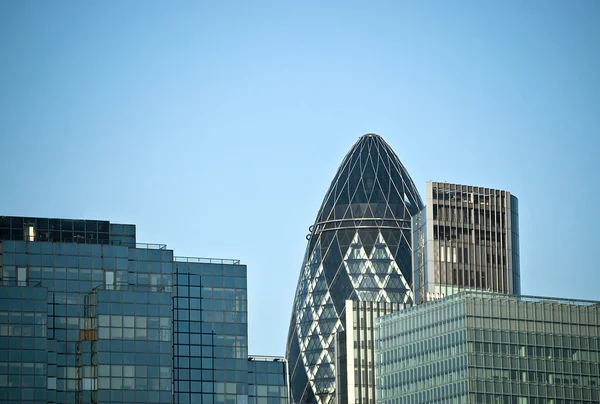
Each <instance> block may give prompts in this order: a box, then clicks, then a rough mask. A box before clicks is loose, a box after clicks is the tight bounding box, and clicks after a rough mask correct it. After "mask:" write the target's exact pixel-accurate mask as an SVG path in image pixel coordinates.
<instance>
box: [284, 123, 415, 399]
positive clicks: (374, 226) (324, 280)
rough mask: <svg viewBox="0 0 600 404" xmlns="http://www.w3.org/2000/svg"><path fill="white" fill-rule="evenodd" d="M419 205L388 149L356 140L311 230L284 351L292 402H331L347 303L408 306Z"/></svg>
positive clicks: (377, 140)
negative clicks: (414, 221) (338, 336)
mask: <svg viewBox="0 0 600 404" xmlns="http://www.w3.org/2000/svg"><path fill="white" fill-rule="evenodd" d="M422 207H423V203H422V201H421V198H420V196H419V194H418V192H417V189H416V187H415V185H414V184H413V182H412V179H411V178H410V176H409V175H408V172H407V171H406V168H404V166H403V165H402V163H401V162H400V160H399V159H398V156H397V155H396V153H394V151H393V150H392V149H391V147H390V146H389V145H388V144H387V143H386V142H385V141H384V140H383V139H382V138H381V137H380V136H378V135H375V134H367V135H364V136H361V137H360V138H359V139H358V141H357V142H356V143H355V144H354V146H352V148H351V149H350V151H349V152H348V154H347V155H346V157H344V160H343V161H342V164H341V165H340V167H339V168H338V171H337V173H336V174H335V177H334V178H333V181H332V182H331V185H330V187H329V189H328V190H327V194H326V195H325V198H324V200H323V203H322V205H321V208H320V209H319V213H318V214H317V218H316V220H315V223H314V224H313V225H312V226H311V228H310V236H309V240H308V246H307V248H306V254H305V256H304V262H303V263H302V268H301V270H300V278H299V280H298V287H297V290H296V297H295V299H294V305H293V309H292V318H291V323H290V329H289V335H288V342H287V352H286V356H287V359H288V362H289V368H290V384H291V390H292V402H293V403H319V404H329V403H333V402H335V366H334V364H335V358H334V355H335V352H334V343H335V334H336V332H338V331H341V330H342V323H341V320H340V319H341V317H342V315H343V314H344V307H345V305H344V302H345V301H346V300H364V301H386V302H401V303H408V304H411V303H412V301H413V292H412V290H411V284H412V268H411V242H410V240H411V237H410V231H411V230H410V227H411V221H410V220H411V216H412V215H414V214H415V213H417V212H418V211H419V210H420V209H421V208H422Z"/></svg>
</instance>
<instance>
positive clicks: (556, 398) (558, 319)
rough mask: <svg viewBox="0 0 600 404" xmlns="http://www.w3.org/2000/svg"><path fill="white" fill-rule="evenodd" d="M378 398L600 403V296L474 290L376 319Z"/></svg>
mask: <svg viewBox="0 0 600 404" xmlns="http://www.w3.org/2000/svg"><path fill="white" fill-rule="evenodd" d="M375 350H376V362H377V373H376V374H377V379H376V384H377V390H378V394H377V402H378V403H379V404H402V403H410V404H419V403H423V404H425V403H427V404H429V403H431V404H435V403H440V404H442V403H456V404H467V403H468V404H480V403H484V404H485V403H490V404H491V403H493V404H542V403H543V404H569V403H582V404H583V403H598V402H599V401H600V393H599V391H600V302H594V301H581V300H567V299H554V298H540V297H529V296H514V295H512V296H511V295H505V294H500V293H487V292H476V291H466V292H462V293H459V294H455V295H452V296H449V297H446V298H443V299H441V300H436V301H433V302H429V303H426V304H422V305H417V306H415V307H412V308H409V309H405V310H402V311H399V312H396V313H392V314H389V315H386V316H383V317H379V318H378V319H377V320H376V326H375Z"/></svg>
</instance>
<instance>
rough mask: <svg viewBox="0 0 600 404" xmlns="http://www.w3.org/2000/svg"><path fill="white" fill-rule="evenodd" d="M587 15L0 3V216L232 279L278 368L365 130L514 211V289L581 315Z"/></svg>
mask: <svg viewBox="0 0 600 404" xmlns="http://www.w3.org/2000/svg"><path fill="white" fill-rule="evenodd" d="M598 20H600V3H599V2H597V1H593V0H590V1H571V2H564V1H528V2H517V1H515V2H510V1H502V2H480V1H431V2H409V1H380V2H355V1H344V2H336V1H331V2H283V1H282V2H279V1H272V2H259V1H256V2H241V1H240V2H236V1H228V2H217V1H214V2H208V1H188V2H175V3H174V2H168V3H167V2H158V1H147V2H146V1H145V2H142V1H127V2H116V1H115V2H95V1H88V2H75V1H73V2H64V1H53V2H42V1H37V2H32V1H24V2H17V1H4V2H1V3H0V111H2V112H1V113H0V154H1V156H2V157H1V158H0V169H1V172H2V177H1V178H2V181H1V184H2V185H1V187H0V214H7V215H26V216H42V217H67V218H88V219H104V220H110V221H113V222H122V223H135V224H137V231H138V241H140V242H153V243H166V244H167V245H168V246H169V247H171V248H173V249H175V252H176V254H177V255H181V256H201V257H226V258H229V257H231V258H239V259H241V260H242V262H243V263H246V264H247V265H248V274H249V275H248V278H249V322H250V327H249V332H250V352H251V353H254V354H283V353H284V350H285V339H286V337H287V330H288V325H289V319H290V313H291V306H292V300H293V295H294V293H295V288H296V282H297V279H298V274H299V271H300V265H301V262H302V258H303V254H304V250H305V247H306V240H305V235H306V234H307V232H308V227H309V226H310V225H311V224H312V222H313V221H314V219H315V215H316V213H317V210H318V208H319V206H320V204H321V200H322V198H323V196H324V194H325V191H326V190H327V188H328V186H329V182H330V181H331V179H332V178H333V175H334V173H335V170H336V169H337V167H338V165H339V163H340V162H341V160H342V158H343V156H344V155H345V153H346V152H347V151H348V149H349V148H350V147H351V145H352V144H353V143H354V142H355V141H356V139H357V138H358V137H359V136H360V135H362V134H364V133H367V132H375V133H379V134H380V135H382V136H383V137H384V138H385V139H386V141H387V142H388V143H389V144H390V145H391V146H392V147H393V148H394V149H395V151H396V152H397V154H398V155H399V157H400V159H401V160H402V162H403V163H404V165H405V166H406V167H407V169H408V170H409V173H410V174H411V176H412V178H413V180H414V181H415V183H416V185H417V187H418V189H419V190H420V192H421V193H422V194H423V193H424V189H425V182H426V181H428V180H434V181H449V182H457V183H462V184H469V185H481V186H488V187H495V188H502V189H507V190H509V191H511V192H512V193H513V194H515V195H517V196H518V198H519V200H520V219H521V222H520V227H521V272H522V289H523V293H526V294H533V295H548V296H558V297H573V298H588V299H599V300H600V291H599V289H598V285H599V284H600V270H599V267H598V259H597V257H598V251H599V248H600V247H599V245H598V244H599V241H600V239H599V237H598V229H600V219H599V217H600V215H598V203H599V202H600V191H599V189H600V181H599V180H598V177H597V173H596V171H597V167H598V160H599V158H600V151H599V150H600V140H599V139H600V76H599V75H598V72H600V25H599V24H597V21H598Z"/></svg>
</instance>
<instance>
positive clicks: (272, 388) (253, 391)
mask: <svg viewBox="0 0 600 404" xmlns="http://www.w3.org/2000/svg"><path fill="white" fill-rule="evenodd" d="M287 380H288V366H287V361H286V360H285V358H284V357H280V356H259V355H252V356H250V357H249V358H248V404H289V400H288V397H289V388H290V385H289V383H288V382H287ZM238 404H239V401H238Z"/></svg>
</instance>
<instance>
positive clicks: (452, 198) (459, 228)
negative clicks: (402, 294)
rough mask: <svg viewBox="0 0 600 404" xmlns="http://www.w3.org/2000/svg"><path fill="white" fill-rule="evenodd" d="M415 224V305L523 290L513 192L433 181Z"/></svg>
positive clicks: (517, 224) (516, 206)
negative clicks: (469, 293) (468, 293)
mask: <svg viewBox="0 0 600 404" xmlns="http://www.w3.org/2000/svg"><path fill="white" fill-rule="evenodd" d="M412 228H413V232H412V237H413V242H412V244H413V246H414V249H413V271H414V274H413V282H414V284H413V289H414V292H415V303H417V304H419V303H422V302H426V301H430V300H433V299H439V298H441V297H444V296H448V295H451V294H453V293H457V292H459V291H461V290H466V289H479V290H487V291H493V292H501V293H507V294H519V293H520V292H521V275H520V260H519V208H518V200H517V198H516V197H515V196H514V195H511V194H510V192H508V191H501V190H495V189H490V188H483V187H474V186H466V185H457V184H448V183H444V182H428V183H427V186H426V207H425V208H424V209H423V210H421V212H419V213H418V214H417V215H415V216H414V217H413V219H412Z"/></svg>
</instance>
